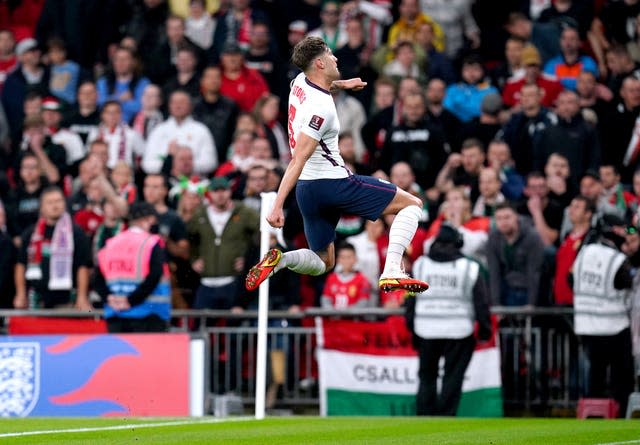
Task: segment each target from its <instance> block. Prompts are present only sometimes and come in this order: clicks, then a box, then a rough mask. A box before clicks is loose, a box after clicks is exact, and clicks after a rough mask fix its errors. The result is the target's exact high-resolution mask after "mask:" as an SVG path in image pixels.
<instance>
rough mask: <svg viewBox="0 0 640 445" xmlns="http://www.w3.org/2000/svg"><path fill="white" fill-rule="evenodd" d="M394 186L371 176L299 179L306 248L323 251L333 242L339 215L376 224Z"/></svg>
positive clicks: (392, 193)
mask: <svg viewBox="0 0 640 445" xmlns="http://www.w3.org/2000/svg"><path fill="white" fill-rule="evenodd" d="M396 189H397V187H396V186H395V185H394V184H391V183H390V182H388V181H384V180H382V179H377V178H373V177H371V176H362V175H352V176H349V177H347V178H341V179H314V180H299V181H298V184H297V186H296V200H297V201H298V207H299V208H300V213H302V218H303V220H304V234H305V236H306V238H307V243H308V244H309V248H310V249H311V250H313V251H315V252H318V251H322V250H325V249H326V248H327V246H328V245H329V244H331V243H332V242H333V241H334V240H335V239H336V225H337V224H338V220H339V219H340V215H342V214H343V213H344V214H349V215H358V216H360V217H362V218H366V219H369V220H371V221H375V220H376V219H378V218H379V217H380V215H381V214H382V212H383V211H384V209H386V208H387V206H388V205H389V203H390V202H391V200H392V199H393V197H394V196H395V194H396Z"/></svg>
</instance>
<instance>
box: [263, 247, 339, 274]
mask: <svg viewBox="0 0 640 445" xmlns="http://www.w3.org/2000/svg"><path fill="white" fill-rule="evenodd" d="M285 267H287V268H289V269H291V270H292V271H294V272H297V273H300V274H305V275H313V276H316V275H322V274H323V273H324V272H325V271H326V269H327V267H326V265H325V264H324V261H322V259H321V258H320V257H319V256H318V254H317V253H315V252H314V251H313V250H309V249H298V250H292V251H290V252H284V253H283V254H282V258H281V259H280V262H279V263H278V265H277V266H276V267H275V268H274V269H273V272H274V273H275V272H278V271H279V270H282V269H283V268H285Z"/></svg>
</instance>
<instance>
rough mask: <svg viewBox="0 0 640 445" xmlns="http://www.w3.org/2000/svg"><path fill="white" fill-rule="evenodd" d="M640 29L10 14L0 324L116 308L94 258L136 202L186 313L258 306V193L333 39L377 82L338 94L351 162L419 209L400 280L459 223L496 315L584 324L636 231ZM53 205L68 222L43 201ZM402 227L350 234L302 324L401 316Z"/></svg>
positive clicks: (437, 18)
mask: <svg viewBox="0 0 640 445" xmlns="http://www.w3.org/2000/svg"><path fill="white" fill-rule="evenodd" d="M639 14H640V2H638V1H636V0H618V1H615V0H611V1H606V0H600V1H598V0H596V1H593V2H586V1H580V2H578V1H571V0H556V1H553V2H552V1H550V0H547V1H535V2H533V1H531V2H529V1H526V0H521V1H511V2H495V1H489V0H476V1H471V0H456V1H449V2H445V1H440V0H399V1H396V2H390V1H386V0H368V1H367V0H351V1H346V2H339V1H331V0H328V1H319V0H301V1H296V2H287V1H278V0H275V1H266V0H265V1H260V0H256V1H249V0H217V1H213V0H212V1H209V0H207V1H202V0H191V1H188V0H167V1H163V0H109V1H97V0H96V1H86V2H63V1H59V0H40V1H36V0H33V1H23V2H20V1H17V2H13V1H0V89H1V99H2V101H1V105H2V107H1V108H0V150H1V156H0V168H1V172H0V199H1V202H2V206H0V227H1V231H0V242H1V243H2V245H3V248H2V250H1V251H0V262H1V263H2V265H3V266H4V265H6V267H2V268H0V304H1V306H2V307H57V306H60V305H63V306H64V305H66V306H72V305H74V304H75V305H76V306H77V307H78V308H81V309H86V308H88V307H90V306H94V307H97V306H100V304H101V301H100V300H99V298H97V297H96V295H97V294H95V293H94V292H92V284H91V269H92V268H93V267H94V266H95V259H96V258H97V251H98V250H99V249H100V248H101V247H103V246H104V245H105V242H106V240H107V239H108V238H110V237H111V236H113V235H115V234H117V233H119V232H120V231H122V230H123V228H124V227H126V214H127V207H128V206H129V205H130V204H131V203H133V202H136V201H139V200H143V201H147V202H148V203H150V204H152V205H153V206H154V207H155V209H156V212H157V213H158V215H159V217H158V224H157V227H156V228H154V230H155V231H156V232H157V233H159V234H160V235H161V236H162V237H163V238H164V240H165V241H166V249H167V253H168V258H169V260H170V263H171V272H172V289H173V303H174V307H182V308H186V307H195V308H203V307H210V308H222V309H228V308H239V307H246V306H247V305H248V304H250V302H251V299H252V298H251V296H250V295H246V292H245V291H244V289H243V286H242V285H241V284H242V279H241V277H242V275H243V273H244V272H245V271H246V270H247V268H248V266H250V264H251V263H252V262H253V261H254V259H255V256H256V252H255V249H256V243H257V240H258V237H257V233H258V224H259V222H258V211H259V207H260V193H261V192H264V191H273V190H276V189H277V186H278V184H279V180H280V178H281V176H282V172H283V168H284V167H285V166H286V165H287V162H288V161H289V159H290V156H291V154H290V152H289V147H288V135H287V96H288V85H289V82H290V81H291V80H292V79H293V78H294V77H295V75H296V74H297V69H296V68H295V67H294V66H293V65H292V64H291V63H290V62H289V57H290V53H291V50H292V48H293V46H294V45H295V44H296V43H297V42H298V41H300V40H301V39H302V38H303V37H304V36H305V35H316V36H320V37H322V38H323V39H325V41H326V42H327V44H328V46H329V47H330V48H331V49H332V50H333V51H334V54H335V55H336V56H337V58H338V64H339V68H340V70H341V72H342V73H343V76H344V77H354V76H357V77H361V78H362V79H363V80H365V81H367V82H368V87H367V88H365V89H364V90H363V91H358V92H354V93H350V92H346V93H345V92H342V91H341V92H336V93H335V94H334V100H335V102H336V107H337V110H338V115H339V117H340V121H341V136H340V148H341V151H342V154H343V157H344V158H345V160H346V161H347V162H348V164H349V165H350V167H351V169H352V170H353V171H354V172H358V173H365V174H373V175H376V176H379V177H381V178H386V179H388V180H390V181H392V182H394V183H395V184H397V185H398V186H399V187H401V188H402V189H404V190H407V191H410V192H411V193H414V194H416V195H417V196H419V197H420V198H422V199H423V201H424V203H425V205H424V212H423V221H422V227H421V228H420V229H419V230H418V233H417V235H416V237H415V239H414V240H413V242H412V245H411V247H410V249H409V250H408V252H407V255H406V268H407V270H410V269H411V264H412V262H413V261H415V260H416V259H417V258H418V257H420V256H421V255H422V254H423V253H426V252H428V249H429V247H430V244H431V243H432V241H433V238H434V237H435V235H436V234H437V232H438V229H439V227H440V226H441V225H442V224H443V223H444V222H448V223H449V224H452V225H453V226H455V227H457V228H458V230H459V231H460V232H461V233H462V235H463V238H464V247H463V253H465V254H466V255H470V256H473V257H474V258H476V259H478V260H479V261H480V262H481V263H482V264H483V265H484V266H485V267H487V268H488V277H489V284H490V288H491V292H490V295H491V297H492V302H491V303H492V304H493V305H517V306H526V305H533V306H536V305H571V304H572V288H571V285H570V282H569V281H568V277H569V275H570V272H571V265H572V262H573V260H574V258H575V257H576V255H577V252H578V250H579V248H580V243H581V241H582V240H583V239H584V237H585V235H586V233H587V232H588V231H589V229H590V228H591V227H593V226H595V225H596V223H597V219H598V218H600V217H602V216H605V215H609V214H613V215H616V216H619V217H622V218H624V219H625V225H626V226H628V227H631V228H634V227H637V226H638V224H639V221H638V208H639V205H638V203H639V202H640V174H637V173H636V168H637V167H638V163H640V157H638V153H639V152H640V119H639V118H638V117H639V115H640V70H639V68H640V51H639V50H638V46H639V43H638V42H640V30H639V28H640V27H638V26H637V23H640V15H639ZM56 188H57V190H59V191H60V193H61V194H62V195H63V196H64V197H65V199H66V201H67V205H66V209H67V210H66V212H63V214H62V215H58V214H57V210H56V209H55V205H54V204H49V203H48V202H47V200H45V199H42V197H43V191H49V192H50V191H52V190H55V189H56ZM49 196H50V197H51V196H53V197H57V196H58V194H55V193H54V194H49ZM504 203H507V204H511V206H510V207H507V208H505V207H504ZM498 207H499V208H501V209H503V210H502V216H501V217H500V218H497V219H496V215H495V214H494V213H495V211H496V208H498ZM52 209H53V210H52ZM510 209H513V211H511V210H510ZM590 209H593V212H591V211H590ZM514 212H515V213H514ZM67 214H68V215H69V216H70V217H71V221H72V225H71V226H69V227H66V225H67V224H68V220H67V218H66V217H63V216H64V215H67ZM287 216H288V223H287V225H286V230H285V239H286V245H287V246H289V248H291V247H298V246H302V245H304V243H305V240H304V235H303V232H302V227H301V223H300V218H299V215H298V212H297V209H296V204H295V200H293V199H291V200H290V203H289V205H288V215H287ZM58 220H60V221H64V224H63V223H60V225H58V224H57V221H58ZM389 223H390V221H374V222H365V221H362V220H360V219H359V218H355V217H352V216H350V215H343V217H342V218H341V220H340V223H339V225H338V229H337V233H338V237H339V238H340V239H342V240H344V241H345V244H344V245H343V246H342V247H341V248H340V249H338V252H339V255H338V262H337V264H338V266H337V268H336V271H335V272H333V273H332V274H330V275H329V276H328V277H323V278H321V279H311V278H309V277H302V279H301V282H300V283H299V286H298V285H296V288H298V287H299V288H300V292H299V295H298V298H297V299H296V301H294V302H293V303H291V306H295V307H298V306H299V305H302V306H311V305H318V306H320V305H322V306H334V307H344V306H348V305H351V304H355V305H357V306H376V305H381V306H385V307H397V306H398V305H399V304H401V302H402V295H397V293H390V294H384V293H383V294H382V295H379V294H378V291H377V285H376V280H377V276H378V271H379V267H380V264H383V263H384V255H385V242H386V240H387V239H388V237H387V228H388V227H389ZM67 231H69V232H68V233H70V234H71V233H72V234H73V237H72V238H73V239H72V241H71V242H69V241H70V240H69V239H67V237H65V236H64V234H66V233H67ZM54 232H55V233H54ZM637 237H638V235H637V230H636V231H633V230H629V234H628V239H627V241H626V243H625V245H624V246H623V249H624V250H625V253H627V254H628V255H629V258H630V260H631V261H632V262H633V263H640V254H638V252H637V250H638V244H639V243H638V239H637ZM283 241H284V240H283ZM4 246H6V248H5V247H4ZM69 261H71V263H72V266H73V267H72V269H69V270H71V271H73V272H74V273H70V272H68V271H66V269H65V271H63V272H62V273H60V274H58V273H57V272H56V271H55V270H54V269H55V267H56V266H55V264H65V265H66V263H67V262H69ZM60 267H61V270H62V266H60ZM65 267H66V266H65ZM50 275H56V276H57V275H61V277H58V278H60V279H57V278H56V277H52V276H50ZM325 281H326V285H325ZM345 283H351V284H349V285H346V284H345ZM285 288H286V286H285Z"/></svg>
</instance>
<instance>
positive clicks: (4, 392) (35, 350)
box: [0, 342, 40, 417]
mask: <svg viewBox="0 0 640 445" xmlns="http://www.w3.org/2000/svg"><path fill="white" fill-rule="evenodd" d="M39 393H40V345H39V344H38V343H31V342H29V343H27V342H23V343H0V417H24V416H28V415H29V413H30V412H31V411H32V410H33V408H34V407H35V406H36V403H37V402H38V396H39Z"/></svg>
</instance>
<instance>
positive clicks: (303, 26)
mask: <svg viewBox="0 0 640 445" xmlns="http://www.w3.org/2000/svg"><path fill="white" fill-rule="evenodd" d="M308 29H309V28H308V26H307V23H306V22H305V21H304V20H294V21H293V22H291V23H289V31H291V32H299V33H301V34H306V33H307V30H308Z"/></svg>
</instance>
